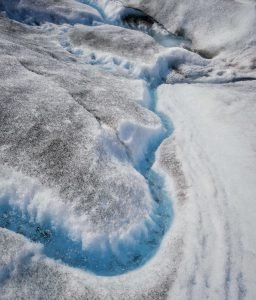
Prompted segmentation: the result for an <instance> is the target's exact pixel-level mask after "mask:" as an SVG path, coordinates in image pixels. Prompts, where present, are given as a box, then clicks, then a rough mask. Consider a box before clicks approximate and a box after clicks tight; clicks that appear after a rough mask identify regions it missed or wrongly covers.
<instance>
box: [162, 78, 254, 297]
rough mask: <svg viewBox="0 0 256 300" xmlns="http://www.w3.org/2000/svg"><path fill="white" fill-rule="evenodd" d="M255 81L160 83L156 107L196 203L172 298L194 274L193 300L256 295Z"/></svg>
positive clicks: (189, 195) (189, 197)
mask: <svg viewBox="0 0 256 300" xmlns="http://www.w3.org/2000/svg"><path fill="white" fill-rule="evenodd" d="M255 87H256V85H255V84H254V83H250V82H248V83H236V84H232V85H222V86H216V85H188V84H181V85H174V86H170V85H164V86H162V87H160V88H159V90H158V96H159V102H158V109H159V110H160V111H163V112H164V113H165V114H168V116H170V117H171V118H172V120H173V122H174V124H175V130H174V136H173V137H172V141H169V142H170V143H175V147H176V148H177V152H178V157H179V160H180V161H182V164H183V166H184V172H185V176H186V178H187V180H188V182H187V184H188V186H189V188H188V189H187V198H186V202H185V204H184V205H190V202H191V203H193V207H194V208H193V210H191V212H190V214H189V215H188V216H186V217H184V216H183V218H182V220H180V222H184V223H186V222H187V223H188V224H189V225H188V226H189V227H190V229H189V235H190V236H189V237H187V241H186V242H185V244H184V246H185V251H187V255H188V256H187V259H185V260H184V262H183V264H182V265H181V267H180V269H179V274H180V279H178V280H177V286H176V287H175V288H174V290H173V293H174V294H172V292H171V295H173V297H174V298H175V296H174V295H181V294H180V293H181V291H180V288H181V287H182V286H183V285H184V284H185V283H186V282H187V284H188V285H189V282H190V281H191V278H193V281H194V284H193V285H192V286H191V287H190V289H191V291H190V292H191V293H192V295H193V297H194V298H195V299H196V298H197V299H198V298H203V299H205V298H207V297H209V298H210V299H216V298H217V299H223V298H225V297H227V298H228V299H237V297H238V298H239V297H240V299H241V298H242V299H243V298H246V299H254V298H255V296H256V290H255V276H254V274H255V268H256V259H255V257H256V256H255V254H256V252H255V249H256V234H255V230H254V222H255V213H256V209H255V192H256V189H255V182H256V174H255V165H256V157H255V147H256V143H255V142H256V135H255V132H256V131H255V129H256V119H255V112H256V104H255ZM245 95H246V96H245ZM165 155H166V154H165ZM177 222H179V221H178V218H177ZM191 241H193V243H192V242H191ZM213 249H214V250H213ZM178 278H179V276H178ZM184 292H185V290H184ZM183 297H184V298H186V297H185V295H184V296H183Z"/></svg>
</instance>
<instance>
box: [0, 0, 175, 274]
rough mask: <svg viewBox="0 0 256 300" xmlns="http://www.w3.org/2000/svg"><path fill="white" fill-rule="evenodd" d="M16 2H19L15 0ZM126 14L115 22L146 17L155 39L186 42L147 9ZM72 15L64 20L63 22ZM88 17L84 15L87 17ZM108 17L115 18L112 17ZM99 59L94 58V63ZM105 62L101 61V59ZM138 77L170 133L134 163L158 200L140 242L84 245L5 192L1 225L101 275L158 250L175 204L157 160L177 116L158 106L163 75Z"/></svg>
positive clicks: (135, 24) (23, 18)
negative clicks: (34, 216) (156, 21)
mask: <svg viewBox="0 0 256 300" xmlns="http://www.w3.org/2000/svg"><path fill="white" fill-rule="evenodd" d="M14 2H17V0H15V1H14ZM81 2H83V3H86V4H90V5H91V6H92V7H94V8H96V9H97V10H98V11H99V13H100V15H101V16H104V20H106V17H105V15H104V11H103V10H99V8H98V7H97V5H92V4H91V1H81ZM6 3H9V4H8V5H7V6H6V7H3V8H2V9H3V10H6V12H7V15H8V16H9V17H10V18H14V19H16V20H18V21H20V22H24V23H29V22H28V20H29V18H28V13H29V12H25V13H24V12H23V13H22V14H19V13H17V12H12V7H11V5H10V2H8V1H7V2H6ZM37 17H38V18H36V17H35V16H33V19H31V18H30V20H33V22H32V23H31V24H30V23H29V24H30V25H38V24H39V25H40V24H41V23H43V22H45V21H52V19H49V18H48V17H46V16H42V14H40V15H39V16H37ZM119 17H120V18H118V19H116V20H112V21H111V23H112V24H115V25H116V26H129V27H132V29H134V30H141V26H140V24H141V22H143V23H144V25H145V24H146V25H145V26H144V29H143V30H144V31H145V32H146V33H147V34H149V35H151V36H154V38H155V40H156V41H158V42H159V43H164V44H165V46H167V45H174V44H176V43H178V42H180V38H179V37H176V36H174V35H172V34H165V35H164V38H163V34H162V32H163V28H161V30H159V31H158V32H159V35H157V32H156V31H154V32H153V31H152V24H153V23H154V20H153V19H152V18H151V17H149V16H147V17H146V15H145V14H144V13H142V12H141V11H138V10H134V9H131V8H129V9H125V10H123V11H122V13H121V14H120V15H119ZM65 21H66V20H60V22H55V23H60V24H61V23H63V22H65ZM86 22H87V21H86V20H84V23H86ZM106 22H108V23H109V22H110V21H109V20H108V21H106ZM88 24H89V25H92V24H93V22H91V21H89V22H87V25H88ZM91 64H93V63H91ZM98 64H100V63H98ZM137 79H138V80H144V81H145V82H146V89H147V94H148V95H149V98H150V99H149V101H148V107H147V108H148V109H149V110H151V111H152V112H153V113H155V114H156V115H158V116H159V118H160V119H161V121H162V126H163V128H164V133H163V134H162V135H161V136H159V138H158V139H157V140H155V141H154V142H153V143H151V145H150V147H149V148H148V151H147V157H146V158H145V159H144V160H143V161H141V162H140V163H139V164H138V165H134V168H135V169H136V170H137V171H138V172H139V173H140V174H142V176H143V177H144V178H145V180H146V182H147V183H148V186H149V189H150V193H151V196H152V199H153V201H154V210H153V212H152V215H151V216H150V217H151V218H152V219H153V220H154V224H153V225H152V224H150V223H147V221H146V220H145V226H146V227H147V230H148V234H143V232H139V233H137V237H136V240H135V242H133V243H129V242H127V241H121V240H120V242H119V246H118V247H119V254H118V255H117V254H116V253H113V251H112V250H111V246H110V245H108V241H106V243H105V250H104V251H102V249H99V247H98V245H97V244H95V245H93V246H90V247H88V248H84V247H83V245H82V243H81V241H76V240H73V239H72V238H70V237H69V235H68V234H67V233H66V231H65V230H64V229H63V228H60V227H56V226H53V225H52V222H51V220H47V219H45V221H44V222H41V223H37V222H35V221H33V219H32V218H31V216H30V214H29V212H28V211H26V210H25V211H24V210H23V211H21V210H20V209H19V208H18V207H15V206H14V205H11V204H10V201H9V199H8V197H7V198H6V199H3V197H2V199H1V197H0V203H2V204H1V205H0V227H3V228H7V229H9V230H12V231H14V232H17V233H20V234H22V235H24V236H26V237H28V238H29V239H30V240H32V241H34V242H39V243H42V244H43V245H44V247H43V253H44V254H45V255H47V256H48V257H51V258H54V259H56V260H60V261H62V262H63V263H65V264H68V265H70V266H72V267H77V268H81V269H83V270H86V271H89V272H92V273H94V274H96V275H100V276H114V275H120V274H123V273H126V272H128V271H131V270H134V269H136V268H138V267H141V266H142V265H144V264H145V263H146V262H147V261H148V260H149V259H150V258H152V257H153V255H154V254H155V253H156V252H157V249H158V248H159V246H160V244H161V241H162V239H163V237H164V234H165V233H166V231H167V230H168V229H169V227H170V224H171V221H172V217H173V212H172V206H171V200H170V198H169V195H168V194H167V192H166V191H165V182H164V178H163V177H161V176H160V175H159V174H157V173H156V172H155V171H154V170H153V168H152V166H153V164H154V161H155V154H156V151H157V149H158V147H159V146H160V145H161V143H162V142H163V140H164V139H166V138H167V137H169V136H170V135H171V133H172V125H171V121H170V120H169V119H168V118H167V117H165V116H164V115H163V114H160V113H158V112H157V110H156V103H157V96H156V89H157V87H158V86H159V85H161V84H162V83H163V81H162V80H160V79H159V80H157V81H156V80H154V81H152V79H151V78H150V77H149V78H140V77H138V78H137Z"/></svg>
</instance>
